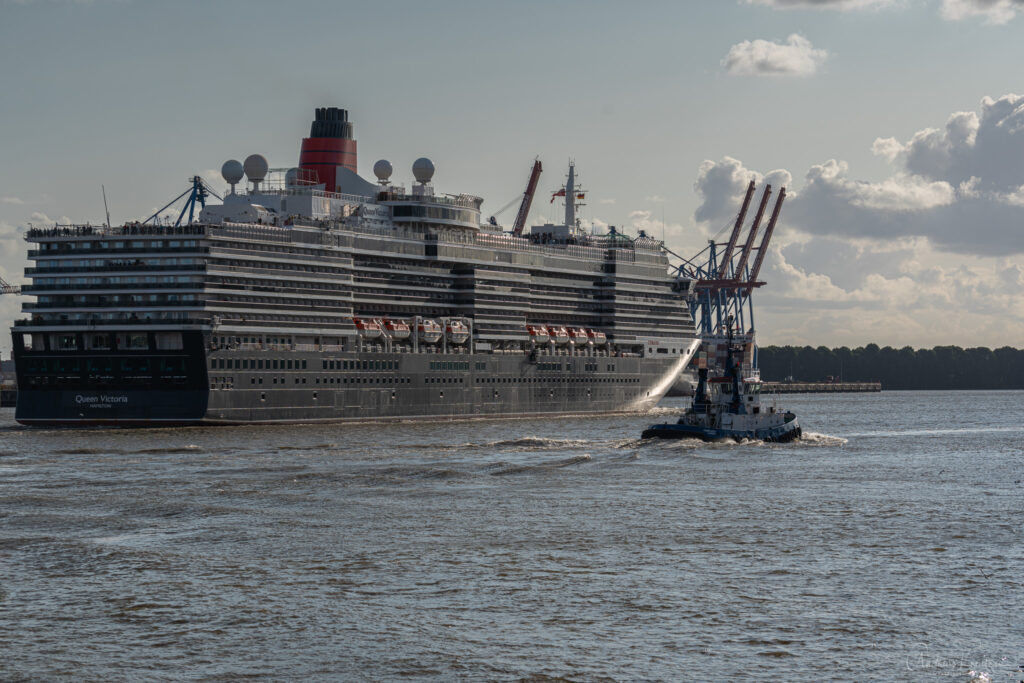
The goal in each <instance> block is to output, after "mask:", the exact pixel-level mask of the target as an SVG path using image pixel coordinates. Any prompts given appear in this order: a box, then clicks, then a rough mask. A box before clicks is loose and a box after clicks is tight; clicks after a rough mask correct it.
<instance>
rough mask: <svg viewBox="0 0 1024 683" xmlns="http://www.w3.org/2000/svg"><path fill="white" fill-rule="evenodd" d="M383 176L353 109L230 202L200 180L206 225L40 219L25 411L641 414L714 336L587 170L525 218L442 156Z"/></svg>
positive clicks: (276, 415)
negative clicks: (588, 199)
mask: <svg viewBox="0 0 1024 683" xmlns="http://www.w3.org/2000/svg"><path fill="white" fill-rule="evenodd" d="M539 169H540V166H539V163H538V164H537V165H536V166H535V171H536V173H537V174H538V175H539ZM373 170H374V175H375V176H376V181H375V182H373V181H369V180H366V179H364V178H362V177H361V176H359V175H358V173H357V152H356V140H355V139H354V137H353V125H352V122H350V121H349V120H348V113H347V112H346V111H345V110H344V109H338V108H334V107H325V108H320V109H317V110H316V114H315V120H314V121H313V123H312V126H311V131H310V136H309V137H308V138H304V139H303V141H302V147H301V152H300V156H299V165H298V166H297V167H294V168H287V169H270V168H269V165H268V163H267V161H266V160H265V159H264V158H263V157H262V156H260V155H258V154H254V155H250V156H249V157H248V158H246V159H245V162H244V164H243V163H240V162H238V161H234V160H232V161H228V162H226V163H225V164H224V165H223V167H222V173H223V176H224V180H225V181H226V183H227V184H228V185H229V186H230V190H229V191H228V192H227V193H226V194H225V195H224V197H223V200H222V203H221V204H213V203H209V204H208V203H207V202H206V199H207V198H208V196H209V195H208V193H207V191H206V187H205V186H204V185H203V184H202V183H201V182H200V179H199V178H195V183H196V185H195V188H194V189H195V192H194V194H193V197H192V199H193V200H198V201H197V203H199V204H200V205H201V207H202V210H201V211H200V212H199V213H198V215H197V216H195V220H192V216H190V217H189V220H185V221H182V219H181V217H180V216H179V220H178V221H177V222H174V223H172V222H171V221H169V220H161V219H160V218H158V217H157V218H153V219H152V220H147V221H144V222H131V223H128V224H125V225H120V226H112V225H109V220H108V221H107V224H105V225H102V226H94V225H56V226H52V227H45V228H40V227H33V228H32V229H30V230H28V231H27V234H26V237H27V239H28V241H29V242H30V243H32V245H31V246H30V250H29V253H28V256H29V259H31V260H33V261H34V265H33V266H32V267H29V268H27V269H26V271H25V274H26V278H27V279H29V280H30V284H27V285H25V286H24V287H23V289H22V291H23V293H24V294H29V295H31V296H33V297H34V298H35V301H31V302H28V303H25V304H24V305H23V312H24V313H25V314H26V317H25V319H21V320H17V321H15V324H14V326H13V328H12V335H13V344H14V356H15V359H16V365H17V373H18V386H19V392H18V402H17V408H16V412H15V416H16V419H17V420H18V422H20V423H22V424H26V425H49V426H81V425H115V426H122V425H123V426H128V425H139V426H163V425H191V424H255V423H289V422H291V423H311V422H320V421H323V422H329V421H350V420H351V421H356V420H389V419H395V420H404V419H425V418H471V417H522V416H546V415H566V414H579V415H583V414H594V413H612V412H625V411H640V410H644V409H646V408H649V407H651V406H653V405H654V404H655V403H657V402H658V400H659V399H661V397H662V396H663V395H664V394H665V392H666V391H668V389H669V388H670V387H671V385H672V384H673V382H675V380H676V378H677V377H678V375H679V373H680V371H681V370H682V369H683V368H684V367H685V366H686V365H687V363H688V362H689V360H690V358H691V357H692V356H693V354H694V352H695V351H696V349H697V347H698V344H699V342H698V341H697V335H696V333H695V330H694V326H693V322H692V319H691V316H690V311H689V307H688V305H687V297H688V295H689V292H688V291H687V289H688V282H687V281H685V280H679V279H677V278H675V277H673V276H671V275H670V274H669V268H668V261H667V256H666V254H665V251H664V250H663V248H662V243H661V242H659V241H657V240H654V239H651V238H650V237H647V236H645V235H643V234H642V233H641V234H640V235H638V236H627V235H625V234H623V233H622V232H621V231H615V230H610V231H609V233H608V234H604V235H594V234H590V233H588V232H587V231H585V230H583V229H581V228H580V226H579V221H578V220H577V219H576V210H577V197H578V196H579V194H578V190H577V187H576V185H575V178H574V169H573V168H572V166H570V169H569V176H568V180H567V182H566V183H565V185H564V187H563V188H562V189H561V190H560V191H559V192H557V193H556V194H557V195H558V196H565V220H564V222H563V223H561V224H545V225H538V226H531V227H529V228H528V229H522V228H523V226H522V225H520V226H519V229H517V230H506V229H504V228H503V227H502V226H500V225H498V224H497V221H496V220H494V219H493V218H492V219H490V220H482V216H481V204H482V199H480V198H479V197H475V196H471V195H467V194H442V193H436V192H435V191H434V187H433V176H434V165H433V164H432V162H431V161H430V160H429V159H426V158H420V159H417V160H415V162H414V163H413V164H412V169H411V170H412V174H413V176H414V178H415V181H414V182H413V183H412V184H411V186H410V188H409V189H408V190H406V188H405V187H404V186H402V185H399V184H396V183H394V182H393V181H392V179H391V176H392V174H393V169H392V166H391V164H390V163H389V162H388V161H385V160H381V161H378V162H377V163H376V164H374V167H373ZM239 183H241V187H240V186H239ZM535 185H536V178H533V177H532V178H531V187H535ZM530 193H532V190H529V191H528V194H530ZM531 196H532V194H531ZM526 205H527V212H528V202H526ZM197 208H198V207H197ZM182 213H184V211H183V212H182ZM522 218H523V219H525V215H524V216H523V217H522Z"/></svg>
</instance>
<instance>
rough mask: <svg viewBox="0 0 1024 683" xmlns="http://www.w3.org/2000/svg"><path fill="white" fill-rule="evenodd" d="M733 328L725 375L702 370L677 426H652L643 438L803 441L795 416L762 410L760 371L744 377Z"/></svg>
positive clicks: (644, 432) (645, 431)
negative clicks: (713, 374)
mask: <svg viewBox="0 0 1024 683" xmlns="http://www.w3.org/2000/svg"><path fill="white" fill-rule="evenodd" d="M729 327H730V329H729V343H728V345H727V352H726V360H725V366H726V369H725V374H724V375H721V376H716V377H712V378H710V379H708V369H707V368H699V369H698V370H697V389H696V391H695V392H694V395H693V404H692V405H691V406H690V409H689V410H687V411H686V412H685V413H683V415H682V417H680V418H679V421H678V422H676V423H664V424H656V425H651V426H650V427H648V428H647V429H645V430H644V431H643V434H641V438H644V439H647V438H652V437H653V438H660V439H701V440H702V441H719V440H721V439H735V440H736V441H741V440H743V439H760V440H761V441H773V442H786V441H793V440H794V439H799V438H800V434H801V431H800V423H799V422H797V419H796V415H795V414H794V413H792V412H789V411H786V412H781V411H776V409H775V408H774V407H769V408H768V410H767V411H765V410H762V407H761V375H760V371H759V370H757V369H756V368H755V369H752V370H750V372H749V374H748V376H747V377H744V376H743V370H742V363H741V362H740V361H739V360H735V359H734V357H733V351H734V348H733V336H732V325H731V321H730V326H729ZM735 350H739V349H735ZM709 387H710V388H709Z"/></svg>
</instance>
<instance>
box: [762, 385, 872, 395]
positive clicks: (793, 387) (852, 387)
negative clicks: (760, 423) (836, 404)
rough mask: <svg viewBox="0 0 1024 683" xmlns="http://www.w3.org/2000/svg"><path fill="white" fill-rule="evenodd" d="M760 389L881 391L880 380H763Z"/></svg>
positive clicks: (784, 392)
mask: <svg viewBox="0 0 1024 683" xmlns="http://www.w3.org/2000/svg"><path fill="white" fill-rule="evenodd" d="M762 386H763V388H762V391H765V392H776V393H779V394H838V393H856V392H872V391H881V390H882V383H881V382H764V383H763V385H762Z"/></svg>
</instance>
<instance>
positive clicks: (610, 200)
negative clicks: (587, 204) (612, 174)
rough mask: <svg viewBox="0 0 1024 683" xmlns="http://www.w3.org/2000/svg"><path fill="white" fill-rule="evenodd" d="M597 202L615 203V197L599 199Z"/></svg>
mask: <svg viewBox="0 0 1024 683" xmlns="http://www.w3.org/2000/svg"><path fill="white" fill-rule="evenodd" d="M597 203H598V204H614V203H615V200H614V199H607V198H605V199H599V200H597Z"/></svg>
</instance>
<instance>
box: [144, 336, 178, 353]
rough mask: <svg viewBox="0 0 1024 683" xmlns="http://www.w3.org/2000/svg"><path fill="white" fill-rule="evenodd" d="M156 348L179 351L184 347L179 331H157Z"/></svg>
mask: <svg viewBox="0 0 1024 683" xmlns="http://www.w3.org/2000/svg"><path fill="white" fill-rule="evenodd" d="M142 336H145V335H142ZM143 348H145V347H143ZM156 348H157V349H158V350H160V351H180V350H181V349H182V348H184V346H183V345H182V341H181V332H157V333H156Z"/></svg>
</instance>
